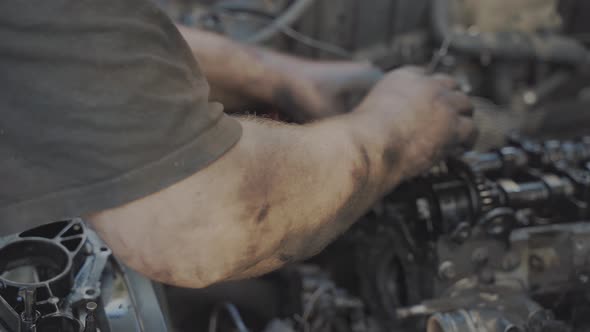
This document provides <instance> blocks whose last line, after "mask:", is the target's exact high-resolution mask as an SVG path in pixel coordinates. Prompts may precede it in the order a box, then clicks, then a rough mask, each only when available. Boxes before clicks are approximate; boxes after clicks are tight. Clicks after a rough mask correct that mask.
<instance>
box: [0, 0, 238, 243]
mask: <svg viewBox="0 0 590 332" xmlns="http://www.w3.org/2000/svg"><path fill="white" fill-rule="evenodd" d="M208 94H209V87H208V85H207V82H206V80H205V78H204V77H203V75H202V74H201V72H200V70H199V67H198V64H197V63H196V61H195V60H194V58H193V56H192V53H191V52H190V50H189V48H188V46H187V45H186V43H185V42H184V40H183V39H182V37H181V36H180V34H179V33H178V31H177V30H176V28H175V26H174V25H173V23H172V22H171V21H170V20H169V19H168V18H167V17H166V15H165V14H163V13H162V12H161V11H160V10H159V9H157V8H156V7H155V6H154V5H153V4H151V3H150V2H148V0H51V1H47V0H20V1H3V2H1V3H0V179H1V183H0V235H4V234H10V233H15V232H19V231H23V230H25V229H27V228H31V227H34V226H38V225H41V224H44V223H48V222H52V221H57V220H62V219H67V218H72V217H76V216H80V215H84V214H88V213H92V212H97V211H100V210H104V209H108V208H112V207H115V206H119V205H122V204H125V203H128V202H130V201H133V200H135V199H138V198H140V197H143V196H145V195H148V194H150V193H154V192H156V191H158V190H161V189H163V188H165V187H167V186H170V185H171V184H173V183H175V182H177V181H180V180H182V179H183V178H186V177H188V176H190V175H191V174H193V173H195V172H197V171H198V170H199V169H201V168H203V167H205V166H206V165H207V164H209V163H211V162H212V161H214V160H215V159H216V158H219V157H220V156H221V155H222V154H223V153H224V152H226V151H227V150H228V149H230V148H231V147H232V146H233V145H234V144H235V143H236V142H237V141H238V140H239V138H240V135H241V127H240V124H239V122H237V121H235V120H234V119H231V118H229V117H228V116H226V115H225V114H224V113H223V110H222V107H221V105H219V104H211V103H209V101H208Z"/></svg>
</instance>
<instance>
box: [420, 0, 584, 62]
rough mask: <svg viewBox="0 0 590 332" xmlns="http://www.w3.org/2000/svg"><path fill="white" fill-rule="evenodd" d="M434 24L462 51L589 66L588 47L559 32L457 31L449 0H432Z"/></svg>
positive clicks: (437, 32)
mask: <svg viewBox="0 0 590 332" xmlns="http://www.w3.org/2000/svg"><path fill="white" fill-rule="evenodd" d="M431 6H432V7H431V8H432V14H431V15H432V27H433V29H434V35H435V36H436V37H437V39H438V40H439V41H443V40H449V41H450V47H451V48H452V49H456V50H457V51H459V52H462V53H466V54H470V55H476V56H481V55H482V54H487V55H490V56H495V57H500V58H508V59H536V60H539V61H548V62H557V63H567V64H571V65H587V64H588V61H589V60H590V56H589V53H588V51H587V50H586V48H585V47H584V46H583V45H582V44H580V43H579V42H577V41H576V40H574V39H571V38H567V37H563V36H559V35H556V34H546V35H540V34H531V33H523V32H518V31H506V32H488V33H479V32H469V31H467V29H465V30H459V31H456V30H454V29H453V25H452V24H451V21H450V18H451V9H450V8H451V5H450V1H449V0H440V1H432V3H431Z"/></svg>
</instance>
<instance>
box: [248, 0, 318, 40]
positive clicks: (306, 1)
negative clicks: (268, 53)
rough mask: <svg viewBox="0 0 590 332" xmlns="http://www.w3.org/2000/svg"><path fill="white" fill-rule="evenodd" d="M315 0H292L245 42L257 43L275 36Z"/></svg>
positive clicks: (293, 21)
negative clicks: (280, 12)
mask: <svg viewBox="0 0 590 332" xmlns="http://www.w3.org/2000/svg"><path fill="white" fill-rule="evenodd" d="M314 2H315V0H294V2H293V3H292V4H291V5H290V6H289V7H288V8H287V9H286V10H285V11H284V12H283V13H282V14H281V15H279V16H278V17H276V18H275V19H273V20H272V21H271V22H270V23H269V24H268V25H267V26H266V27H264V28H263V29H262V30H260V31H258V32H256V33H255V34H254V35H252V36H250V37H248V38H247V39H246V40H245V41H246V42H247V43H252V44H259V43H263V42H265V41H267V40H269V39H271V38H272V37H274V36H276V35H277V34H278V33H279V32H280V31H282V30H283V29H284V28H285V27H289V26H290V25H291V24H293V23H295V21H296V20H297V19H299V17H301V15H302V14H303V13H304V12H305V10H306V9H307V8H309V6H311V5H312V4H313V3H314Z"/></svg>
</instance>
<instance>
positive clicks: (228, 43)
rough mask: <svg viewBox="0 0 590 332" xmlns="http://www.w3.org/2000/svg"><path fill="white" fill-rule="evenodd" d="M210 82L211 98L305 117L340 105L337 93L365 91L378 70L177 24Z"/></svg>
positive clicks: (234, 106)
mask: <svg viewBox="0 0 590 332" xmlns="http://www.w3.org/2000/svg"><path fill="white" fill-rule="evenodd" d="M178 29H179V31H180V32H181V34H182V36H183V37H184V39H185V40H186V41H187V43H188V45H189V46H190V48H191V50H192V52H193V54H194V55H195V57H196V58H197V59H198V60H199V64H200V67H201V69H202V70H203V72H204V74H205V76H206V77H207V80H208V81H209V83H210V85H211V98H212V100H216V101H220V102H222V103H223V104H224V105H225V106H226V108H231V109H239V108H240V107H243V106H244V105H246V104H247V103H248V102H258V103H265V104H268V105H272V106H275V107H278V108H280V109H281V110H282V111H284V112H286V113H287V114H288V115H290V116H291V117H292V118H293V119H294V120H298V121H307V120H311V119H318V118H323V117H326V116H329V115H334V114H337V113H339V112H343V111H345V109H343V106H342V95H343V94H346V93H359V92H360V93H365V92H367V90H368V89H369V88H370V87H371V86H373V85H374V84H375V83H376V82H377V81H378V80H379V79H380V78H381V77H382V75H383V73H382V72H381V71H380V70H379V69H377V68H375V67H374V66H372V65H371V64H369V63H368V62H355V61H324V62H318V61H309V60H305V59H302V58H297V57H293V56H288V55H284V54H280V53H277V52H274V51H271V50H267V49H264V48H260V47H256V46H252V45H245V44H241V43H238V42H235V41H232V40H230V39H228V38H225V37H223V36H220V35H218V34H215V33H211V32H206V31H202V30H197V29H192V28H187V27H183V26H178Z"/></svg>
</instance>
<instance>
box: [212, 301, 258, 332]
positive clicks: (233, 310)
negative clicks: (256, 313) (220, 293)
mask: <svg viewBox="0 0 590 332" xmlns="http://www.w3.org/2000/svg"><path fill="white" fill-rule="evenodd" d="M221 309H225V310H226V311H227V313H228V314H229V316H230V317H231V319H232V321H233V322H234V325H235V326H236V328H237V329H238V331H239V332H250V331H249V330H248V328H247V327H246V324H245V323H244V320H243V319H242V316H241V315H240V312H239V311H238V308H237V307H236V306H235V305H234V304H232V303H229V302H225V303H223V304H221V305H217V306H216V307H215V309H213V311H212V312H211V316H210V317H209V332H217V321H218V320H219V312H220V311H221Z"/></svg>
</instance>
